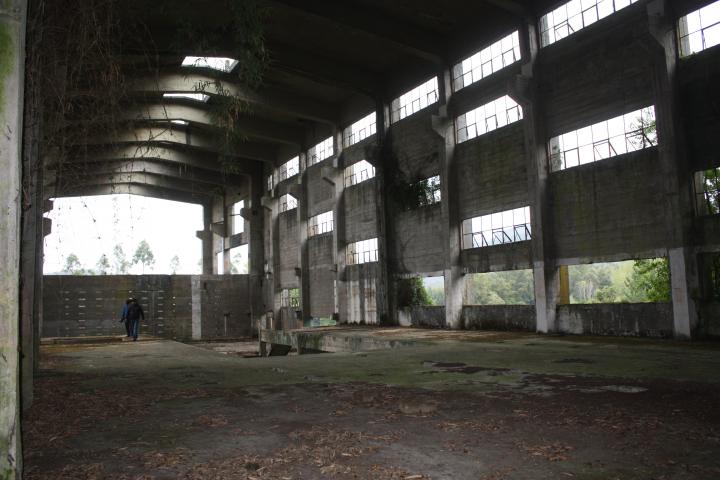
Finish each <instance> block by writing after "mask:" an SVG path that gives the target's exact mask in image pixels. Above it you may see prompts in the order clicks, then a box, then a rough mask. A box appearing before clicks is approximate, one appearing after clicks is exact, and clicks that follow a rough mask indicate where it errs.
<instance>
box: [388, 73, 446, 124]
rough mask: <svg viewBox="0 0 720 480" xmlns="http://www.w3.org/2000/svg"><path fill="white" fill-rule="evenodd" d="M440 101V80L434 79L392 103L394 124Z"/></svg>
mask: <svg viewBox="0 0 720 480" xmlns="http://www.w3.org/2000/svg"><path fill="white" fill-rule="evenodd" d="M437 101H438V79H437V77H433V78H431V79H430V80H428V81H427V82H425V83H423V84H422V85H419V86H417V87H415V88H413V89H412V90H410V91H409V92H407V93H404V94H402V95H400V96H399V97H398V98H396V99H395V100H393V102H392V114H391V119H392V122H393V123H395V122H397V121H398V120H402V119H403V118H405V117H409V116H410V115H412V114H413V113H415V112H418V111H420V110H422V109H423V108H427V107H428V106H429V105H432V104H433V103H435V102H437Z"/></svg>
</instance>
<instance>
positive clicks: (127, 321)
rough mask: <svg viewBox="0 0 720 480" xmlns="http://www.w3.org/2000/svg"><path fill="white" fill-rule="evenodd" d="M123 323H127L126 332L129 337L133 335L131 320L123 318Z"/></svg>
mask: <svg viewBox="0 0 720 480" xmlns="http://www.w3.org/2000/svg"><path fill="white" fill-rule="evenodd" d="M123 323H124V324H125V333H127V336H128V337H131V336H132V332H131V331H130V320H128V319H125V320H123Z"/></svg>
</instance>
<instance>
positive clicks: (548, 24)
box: [540, 0, 638, 47]
mask: <svg viewBox="0 0 720 480" xmlns="http://www.w3.org/2000/svg"><path fill="white" fill-rule="evenodd" d="M637 1H638V0H572V1H570V2H567V3H566V4H564V5H561V6H559V7H558V8H556V9H555V10H553V11H551V12H549V13H547V14H546V15H543V16H542V18H541V19H540V43H541V46H543V47H547V46H548V45H551V44H553V43H555V42H557V41H559V40H562V39H563V38H565V37H568V36H570V35H572V34H573V33H575V32H577V31H578V30H582V29H583V28H585V27H587V26H588V25H592V24H593V23H595V22H597V21H598V20H601V19H603V18H605V17H607V16H609V15H612V14H613V13H615V12H617V11H618V10H621V9H623V8H625V7H627V6H629V5H631V4H633V3H635V2H637Z"/></svg>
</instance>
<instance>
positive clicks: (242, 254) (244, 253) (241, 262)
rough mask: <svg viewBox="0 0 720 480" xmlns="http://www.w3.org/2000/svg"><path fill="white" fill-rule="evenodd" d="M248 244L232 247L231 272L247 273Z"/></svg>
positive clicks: (236, 273)
mask: <svg viewBox="0 0 720 480" xmlns="http://www.w3.org/2000/svg"><path fill="white" fill-rule="evenodd" d="M248 251H249V247H248V245H247V244H246V245H240V246H239V247H235V248H231V249H230V252H229V253H230V273H231V274H233V275H247V274H248V272H249V271H250V270H249V264H248V260H249V257H248Z"/></svg>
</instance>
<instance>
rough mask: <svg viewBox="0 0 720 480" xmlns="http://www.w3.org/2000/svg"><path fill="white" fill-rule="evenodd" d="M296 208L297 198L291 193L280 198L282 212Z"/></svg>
mask: <svg viewBox="0 0 720 480" xmlns="http://www.w3.org/2000/svg"><path fill="white" fill-rule="evenodd" d="M295 208H297V198H295V197H293V196H292V195H290V194H289V193H286V194H285V195H283V196H282V197H280V212H287V211H290V210H292V209H295Z"/></svg>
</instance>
